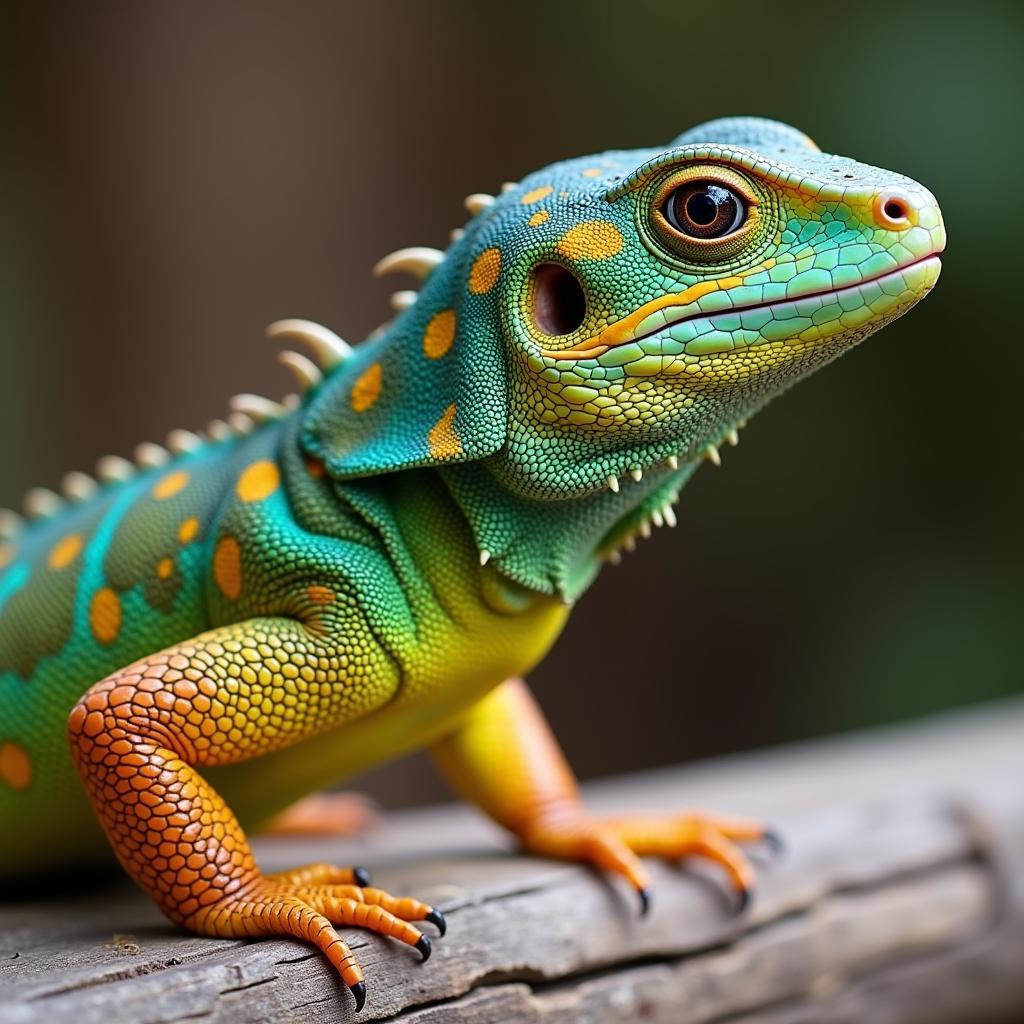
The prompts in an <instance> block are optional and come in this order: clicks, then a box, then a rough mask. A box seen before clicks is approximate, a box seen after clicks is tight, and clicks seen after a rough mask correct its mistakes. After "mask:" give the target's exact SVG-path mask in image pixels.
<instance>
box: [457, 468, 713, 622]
mask: <svg viewBox="0 0 1024 1024" xmlns="http://www.w3.org/2000/svg"><path fill="white" fill-rule="evenodd" d="M698 464H699V463H684V464H683V465H682V466H681V467H680V468H679V469H677V470H668V469H662V470H657V471H654V472H650V473H648V474H646V475H645V476H644V477H643V479H642V480H639V481H634V480H632V479H629V478H625V479H623V480H622V482H621V484H620V489H619V492H618V493H613V492H612V491H610V490H601V491H597V492H592V493H589V494H586V495H582V496H580V497H575V498H567V499H564V500H560V501H552V500H541V499H537V498H529V497H525V496H523V495H522V494H519V493H517V492H516V491H514V490H512V489H511V488H509V487H508V486H507V485H506V484H505V483H504V482H503V479H502V477H503V473H502V469H503V467H502V456H501V455H498V456H495V457H493V458H490V459H484V460H482V461H480V462H469V463H464V464H461V465H453V466H450V467H446V468H443V469H439V470H437V472H438V473H440V475H441V477H442V479H443V480H444V482H445V484H446V486H447V487H448V489H449V491H450V492H451V494H452V496H453V497H454V499H455V501H456V503H457V504H458V506H459V507H460V509H461V510H462V512H463V514H464V515H465V517H466V519H467V521H468V523H469V526H470V529H471V530H472V532H473V536H474V538H475V540H476V544H477V547H478V549H479V550H480V552H481V558H482V560H483V559H486V560H487V561H488V562H489V564H492V565H493V566H494V567H495V568H496V569H498V570H499V571H500V572H502V573H503V574H504V575H506V576H508V577H509V578H511V579H513V580H515V581H516V582H517V583H520V584H522V585H523V586H525V587H528V588H530V589H531V590H536V591H539V592H541V593H546V594H557V595H558V596H560V597H561V598H562V599H563V600H565V601H568V602H572V601H574V600H575V599H576V598H577V597H579V596H580V595H581V594H582V593H583V591H584V590H586V588H587V587H588V586H589V585H590V583H592V582H593V580H594V577H595V576H596V575H597V573H598V571H599V570H600V568H601V565H602V564H603V562H604V561H607V560H612V561H614V560H616V558H617V552H618V550H619V548H620V547H621V546H622V545H624V544H625V545H626V546H629V545H630V544H631V543H632V539H633V537H634V536H635V535H636V534H637V533H643V532H646V531H647V530H648V529H649V528H650V526H651V525H652V524H653V525H655V526H657V525H662V524H663V523H665V522H668V523H669V524H670V525H671V524H673V523H674V521H675V516H674V514H673V512H672V509H671V505H672V504H673V503H674V501H675V500H676V498H677V496H678V493H679V489H680V488H681V487H682V486H683V484H684V483H685V482H686V480H687V479H688V478H689V477H690V476H691V475H692V473H693V471H694V470H695V469H696V466H697V465H698Z"/></svg>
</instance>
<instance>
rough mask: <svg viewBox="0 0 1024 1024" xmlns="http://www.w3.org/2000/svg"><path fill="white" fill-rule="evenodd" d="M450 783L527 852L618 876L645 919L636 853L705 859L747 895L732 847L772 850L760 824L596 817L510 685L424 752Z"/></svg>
mask: <svg viewBox="0 0 1024 1024" xmlns="http://www.w3.org/2000/svg"><path fill="white" fill-rule="evenodd" d="M433 754H434V757H435V760H436V761H437V762H438V764H439V766H440V768H441V770H442V771H443V772H444V774H445V775H446V776H447V778H448V779H449V781H450V782H451V783H452V785H453V786H454V787H455V788H456V789H458V790H459V791H460V792H462V793H463V794H464V795H465V796H466V797H468V798H469V799H470V800H472V801H473V802H474V803H476V804H478V805H479V806H480V807H481V808H482V809H483V810H485V811H486V812H487V813H488V814H489V815H490V816H491V817H492V818H494V819H495V820H496V821H497V822H498V823H499V824H501V825H504V826H505V827H506V828H508V829H510V830H511V831H512V832H514V833H515V834H516V835H518V836H519V837H520V839H521V840H522V841H523V844H524V845H525V846H526V847H527V849H529V850H532V851H533V852H535V853H539V854H543V855H544V856H548V857H559V858H563V859H566V860H577V861H586V862H587V863H590V864H593V865H594V866H595V867H598V868H600V869H601V870H603V871H609V872H612V873H614V874H618V875H621V876H623V877H624V878H625V879H627V881H629V883H630V884H631V885H632V886H633V887H634V888H635V889H636V890H637V892H638V893H639V895H640V901H641V908H642V910H644V911H645V912H646V910H647V908H648V906H649V903H650V880H649V876H648V873H647V869H646V868H645V867H644V865H643V862H642V861H641V860H640V857H641V856H646V855H651V856H657V857H666V858H672V859H675V858H680V857H685V856H690V855H695V856H700V857H706V858H708V859H709V860H712V861H714V862H716V863H717V864H719V865H721V867H722V868H723V869H724V870H725V872H726V874H727V875H728V877H729V879H730V881H731V882H732V885H733V886H734V887H735V889H736V891H737V892H738V894H739V901H740V909H742V908H743V907H745V906H746V904H747V903H748V902H749V899H750V895H751V893H752V892H753V889H754V882H755V876H754V870H753V868H752V866H751V864H750V861H749V860H748V859H747V857H746V855H745V854H744V852H743V851H742V850H741V849H740V847H739V846H738V845H737V844H738V843H741V842H756V841H764V842H767V843H769V844H771V845H773V846H777V845H778V840H777V839H776V837H775V836H774V834H773V833H772V832H771V831H770V830H768V829H766V828H765V827H764V826H763V825H761V824H760V823H759V822H755V821H748V820H746V819H741V818H726V817H720V816H716V815H710V814H703V813H700V812H675V813H668V814H629V815H621V816H613V817H595V816H592V815H590V814H589V813H588V812H587V810H586V808H585V807H584V805H583V803H582V801H581V799H580V795H579V789H578V787H577V784H576V780H575V778H574V776H573V774H572V770H571V769H570V768H569V765H568V763H567V762H566V760H565V757H564V755H563V754H562V752H561V750H560V749H559V747H558V744H557V742H556V740H555V738H554V736H553V735H552V734H551V730H550V729H549V728H548V724H547V722H546V721H545V720H544V717H543V715H542V714H541V711H540V709H539V708H538V707H537V704H536V702H535V701H534V699H533V697H532V695H531V694H530V691H529V690H528V689H527V687H526V685H525V684H524V683H523V682H522V681H521V680H519V679H511V680H509V681H508V682H506V683H504V684H502V685H501V686H500V687H498V689H496V690H495V691H493V692H492V693H491V694H489V695H488V696H487V697H485V698H484V700H482V701H481V702H480V703H479V704H478V705H477V706H476V707H475V708H474V709H473V710H472V711H471V712H470V715H469V717H468V718H467V719H466V720H465V721H464V722H463V724H462V726H461V728H460V729H459V730H458V731H457V732H456V733H454V734H453V735H451V736H449V737H447V738H446V739H444V740H442V741H441V742H440V743H439V744H437V746H436V747H435V748H434V750H433Z"/></svg>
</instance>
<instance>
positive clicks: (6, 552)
mask: <svg viewBox="0 0 1024 1024" xmlns="http://www.w3.org/2000/svg"><path fill="white" fill-rule="evenodd" d="M13 561H14V546H13V545H11V544H0V569H3V568H5V567H6V566H8V565H10V564H11V562H13Z"/></svg>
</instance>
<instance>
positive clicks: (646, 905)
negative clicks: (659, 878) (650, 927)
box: [636, 889, 651, 917]
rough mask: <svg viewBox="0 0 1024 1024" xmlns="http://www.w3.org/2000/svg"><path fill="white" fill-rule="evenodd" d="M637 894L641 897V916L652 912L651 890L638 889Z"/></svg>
mask: <svg viewBox="0 0 1024 1024" xmlns="http://www.w3.org/2000/svg"><path fill="white" fill-rule="evenodd" d="M636 894H637V896H639V897H640V916H641V917H646V916H647V915H648V914H649V913H650V912H651V890H650V889H637V891H636Z"/></svg>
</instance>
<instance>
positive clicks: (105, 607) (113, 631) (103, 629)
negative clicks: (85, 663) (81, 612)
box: [89, 587, 121, 646]
mask: <svg viewBox="0 0 1024 1024" xmlns="http://www.w3.org/2000/svg"><path fill="white" fill-rule="evenodd" d="M89 627H90V628H91V629H92V635H93V636H94V637H96V641H97V643H101V644H103V645H104V646H107V645H108V644H112V643H113V642H114V641H115V640H116V639H117V635H118V633H120V632H121V602H120V600H119V599H118V596H117V594H115V593H114V591H113V590H111V589H110V587H103V588H102V589H101V590H97V591H96V593H95V594H93V595H92V600H91V601H90V602H89Z"/></svg>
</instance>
